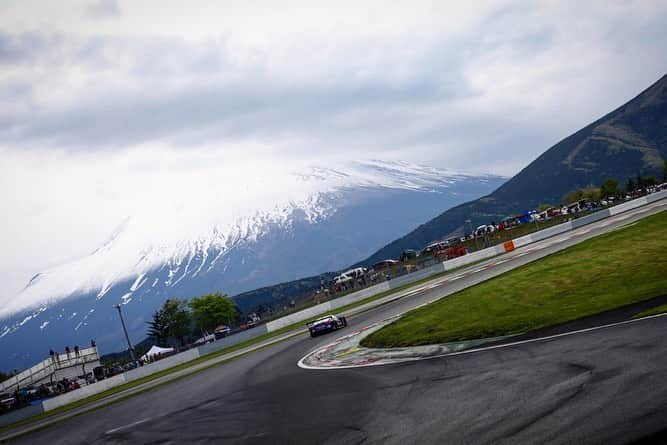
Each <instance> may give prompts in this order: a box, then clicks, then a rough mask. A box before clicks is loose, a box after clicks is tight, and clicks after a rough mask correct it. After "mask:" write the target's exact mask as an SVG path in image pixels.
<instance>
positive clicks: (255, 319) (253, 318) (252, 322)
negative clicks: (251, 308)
mask: <svg viewBox="0 0 667 445" xmlns="http://www.w3.org/2000/svg"><path fill="white" fill-rule="evenodd" d="M260 320H261V318H260V317H259V315H257V314H256V313H254V312H253V313H252V314H249V315H248V319H247V321H246V324H245V325H246V328H248V329H250V328H254V327H255V326H257V325H258V324H259V322H260Z"/></svg>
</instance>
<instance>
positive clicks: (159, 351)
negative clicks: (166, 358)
mask: <svg viewBox="0 0 667 445" xmlns="http://www.w3.org/2000/svg"><path fill="white" fill-rule="evenodd" d="M169 352H174V348H161V347H159V346H155V345H153V346H151V349H150V350H149V351H148V352H147V353H145V354H144V355H142V356H141V359H142V360H146V359H147V358H148V357H151V356H153V355H158V354H167V353H169Z"/></svg>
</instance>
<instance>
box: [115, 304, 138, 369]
mask: <svg viewBox="0 0 667 445" xmlns="http://www.w3.org/2000/svg"><path fill="white" fill-rule="evenodd" d="M114 307H115V308H116V309H118V315H119V316H120V324H121V325H123V332H124V333H125V340H127V347H128V348H129V350H130V359H132V361H133V362H135V361H136V360H137V359H136V358H135V357H134V348H132V342H131V341H130V336H129V335H127V329H126V328H125V320H123V312H121V310H120V304H116V305H114Z"/></svg>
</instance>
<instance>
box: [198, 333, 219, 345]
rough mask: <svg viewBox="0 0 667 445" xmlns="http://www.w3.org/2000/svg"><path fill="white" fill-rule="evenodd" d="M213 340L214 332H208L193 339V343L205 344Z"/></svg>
mask: <svg viewBox="0 0 667 445" xmlns="http://www.w3.org/2000/svg"><path fill="white" fill-rule="evenodd" d="M214 341H215V334H208V335H204V336H203V337H201V338H198V339H197V340H195V345H205V344H206V343H211V342H214Z"/></svg>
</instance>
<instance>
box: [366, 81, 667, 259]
mask: <svg viewBox="0 0 667 445" xmlns="http://www.w3.org/2000/svg"><path fill="white" fill-rule="evenodd" d="M665 159H667V75H665V76H663V77H662V78H661V79H660V80H658V81H657V82H656V83H655V84H653V85H652V86H651V87H649V88H648V89H647V90H645V91H644V92H642V93H641V94H639V95H638V96H637V97H635V98H634V99H632V100H631V101H630V102H628V103H626V104H625V105H623V106H621V107H619V108H618V109H616V110H614V111H612V112H611V113H609V114H607V115H606V116H604V117H602V118H601V119H599V120H597V121H595V122H593V123H592V124H590V125H588V126H587V127H585V128H583V129H581V130H579V131H578V132H576V133H574V134H573V135H571V136H569V137H567V138H565V139H563V140H562V141H560V142H559V143H557V144H556V145H554V146H553V147H551V148H550V149H548V150H547V151H545V152H544V153H543V154H542V155H541V156H540V157H538V158H537V159H536V160H534V161H533V162H531V163H530V164H529V165H528V166H527V167H526V168H524V169H523V170H521V172H519V173H518V174H517V175H516V176H514V177H513V178H511V179H510V180H509V181H507V182H506V183H505V184H503V185H502V186H501V187H500V188H499V189H498V190H496V191H495V192H493V193H492V194H491V195H489V196H486V197H483V198H480V199H478V200H476V201H472V202H468V203H465V204H462V205H460V206H457V207H454V208H452V209H449V210H447V211H446V212H444V213H442V214H441V215H439V216H437V217H436V218H434V219H432V220H431V221H429V222H427V223H425V224H423V225H421V226H419V227H418V228H417V229H415V230H413V231H412V232H410V233H408V234H407V235H405V236H404V237H402V238H399V239H397V240H395V241H393V242H392V243H390V244H388V245H387V246H385V247H383V248H382V249H380V250H379V251H377V252H376V253H374V254H373V255H371V256H370V257H369V258H368V259H366V260H364V261H363V262H362V263H365V264H372V263H374V262H376V261H380V260H382V259H385V258H396V257H397V256H398V255H400V253H401V252H402V251H403V250H404V249H410V248H419V247H422V246H424V245H426V244H427V243H429V242H431V241H433V240H437V239H440V238H443V237H445V236H447V235H448V234H450V233H452V232H454V231H456V230H457V229H460V228H461V227H462V225H463V224H464V221H465V220H466V219H470V220H472V223H473V225H477V224H483V223H488V222H490V221H499V220H500V219H502V218H503V217H505V216H508V215H510V214H513V213H520V212H523V211H525V210H528V209H532V208H535V207H537V206H538V205H539V204H541V203H552V204H557V203H558V202H559V201H560V199H561V198H562V197H563V195H565V194H566V193H568V192H570V191H572V190H575V189H577V188H580V187H585V186H588V185H599V184H600V183H602V181H603V180H604V179H606V178H616V179H619V180H620V181H621V183H623V182H624V181H625V179H626V178H628V177H636V176H637V174H642V175H649V174H653V175H655V176H656V177H661V176H662V166H663V163H664V160H665Z"/></svg>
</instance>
